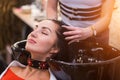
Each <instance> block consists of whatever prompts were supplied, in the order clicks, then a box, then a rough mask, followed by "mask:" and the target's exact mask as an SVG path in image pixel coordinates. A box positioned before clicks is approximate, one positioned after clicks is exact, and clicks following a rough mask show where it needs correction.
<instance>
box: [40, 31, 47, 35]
mask: <svg viewBox="0 0 120 80" xmlns="http://www.w3.org/2000/svg"><path fill="white" fill-rule="evenodd" d="M41 33H42V34H44V35H48V34H49V33H48V32H47V31H41Z"/></svg>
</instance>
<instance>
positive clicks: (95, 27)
mask: <svg viewBox="0 0 120 80" xmlns="http://www.w3.org/2000/svg"><path fill="white" fill-rule="evenodd" d="M114 2H115V0H92V1H91V0H48V5H47V17H48V18H49V19H57V18H58V16H57V15H58V13H57V9H58V6H60V13H61V19H62V21H63V23H64V24H66V25H67V26H63V27H65V28H66V29H68V31H66V32H64V33H63V34H64V35H65V36H66V38H65V39H66V40H67V41H69V43H72V42H79V41H80V40H84V39H87V38H89V37H91V36H96V39H97V40H99V41H100V42H102V43H103V42H104V43H106V44H108V36H109V35H108V25H109V23H110V19H111V15H112V11H113V7H114ZM58 3H59V5H58Z"/></svg>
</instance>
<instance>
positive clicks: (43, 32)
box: [0, 20, 62, 80]
mask: <svg viewBox="0 0 120 80" xmlns="http://www.w3.org/2000/svg"><path fill="white" fill-rule="evenodd" d="M60 30H61V29H60V25H59V22H58V21H55V20H42V21H41V22H39V24H38V25H37V27H36V28H35V29H34V30H33V31H32V32H31V33H30V34H29V35H28V38H27V42H26V45H25V48H26V50H27V51H29V52H30V55H31V57H29V58H28V65H27V66H25V65H23V64H21V63H19V62H18V61H13V62H12V63H11V64H10V65H9V66H8V67H7V69H6V70H5V71H4V72H3V73H2V74H1V76H0V80H56V78H55V77H54V75H53V74H52V73H51V71H50V70H49V66H48V63H47V59H48V58H51V57H52V56H53V55H55V54H57V53H58V52H59V51H60V49H61V47H60V44H61V39H62V35H61V34H60Z"/></svg>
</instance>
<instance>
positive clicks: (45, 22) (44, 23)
mask: <svg viewBox="0 0 120 80" xmlns="http://www.w3.org/2000/svg"><path fill="white" fill-rule="evenodd" d="M38 27H47V28H50V29H52V30H56V29H57V27H58V25H57V24H56V23H55V22H53V21H52V20H43V21H41V22H39V23H38Z"/></svg>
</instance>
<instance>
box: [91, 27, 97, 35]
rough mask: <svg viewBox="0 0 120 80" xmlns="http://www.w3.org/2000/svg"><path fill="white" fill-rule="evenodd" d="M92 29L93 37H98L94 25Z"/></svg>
mask: <svg viewBox="0 0 120 80" xmlns="http://www.w3.org/2000/svg"><path fill="white" fill-rule="evenodd" d="M90 29H91V31H92V36H96V35H97V31H96V28H95V26H94V25H91V26H90Z"/></svg>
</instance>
